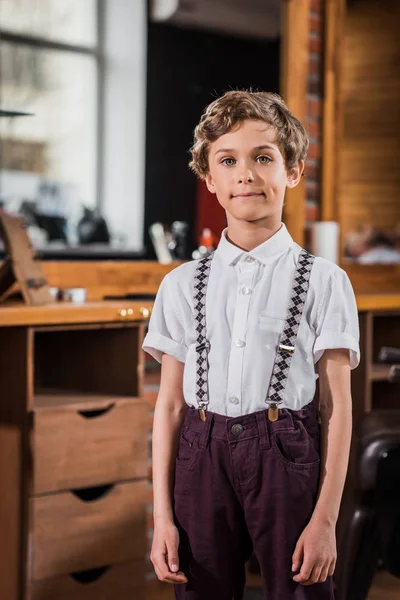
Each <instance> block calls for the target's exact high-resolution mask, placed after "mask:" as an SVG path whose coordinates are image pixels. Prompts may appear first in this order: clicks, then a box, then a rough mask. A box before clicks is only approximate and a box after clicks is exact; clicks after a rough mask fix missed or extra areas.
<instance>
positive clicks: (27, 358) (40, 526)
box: [0, 303, 150, 600]
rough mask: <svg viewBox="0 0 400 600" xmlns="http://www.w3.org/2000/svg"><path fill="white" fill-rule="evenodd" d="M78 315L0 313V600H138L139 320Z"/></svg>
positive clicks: (143, 465)
mask: <svg viewBox="0 0 400 600" xmlns="http://www.w3.org/2000/svg"><path fill="white" fill-rule="evenodd" d="M88 309H90V306H88V305H85V307H82V308H81V309H79V307H76V309H75V311H74V308H73V307H69V308H68V311H69V312H68V316H67V318H64V320H63V318H62V317H63V314H62V308H61V307H60V308H59V316H60V320H59V322H57V319H56V318H55V314H54V311H57V307H56V306H54V307H50V308H49V307H47V308H45V307H43V308H40V307H34V308H33V307H29V308H23V307H21V308H20V311H22V314H21V312H19V311H18V314H17V313H16V312H15V311H14V312H12V311H11V312H10V319H9V321H8V323H9V325H7V324H6V323H7V320H6V319H5V318H4V317H5V312H4V311H7V310H8V309H7V308H2V309H0V310H1V317H2V325H3V326H0V489H1V494H0V532H1V533H0V535H1V550H0V598H2V599H3V598H4V600H28V599H29V600H50V599H51V600H54V599H55V598H57V600H92V599H93V600H94V599H96V600H111V599H113V600H114V598H118V600H128V599H129V600H132V598H135V599H137V600H140V599H141V598H144V572H145V556H146V552H147V540H146V503H147V501H148V480H147V474H148V431H149V428H150V417H149V410H148V406H147V403H146V402H145V400H144V399H143V370H144V363H143V361H144V357H143V353H142V352H141V344H142V340H143V336H144V328H145V320H146V319H144V318H142V319H141V320H140V319H139V316H138V315H140V311H139V312H138V311H134V310H130V311H129V313H127V312H125V313H123V314H124V315H127V314H128V315H131V317H132V318H128V319H126V318H125V319H124V320H123V321H122V322H121V319H120V312H118V311H115V313H114V314H115V316H116V317H115V318H116V320H112V319H110V314H111V313H110V306H109V305H106V304H105V303H104V310H103V307H102V306H101V303H99V304H98V305H97V306H93V307H92V313H91V318H90V322H88V321H87V320H86V316H85V315H87V314H88ZM24 311H25V314H26V317H27V319H26V320H27V321H28V323H29V324H26V325H24V324H23V322H21V321H23V316H24ZM96 312H97V319H98V320H97V321H96ZM142 313H143V311H142ZM64 317H65V315H64ZM13 319H14V320H17V322H18V325H13ZM65 321H66V322H65ZM49 322H50V324H49Z"/></svg>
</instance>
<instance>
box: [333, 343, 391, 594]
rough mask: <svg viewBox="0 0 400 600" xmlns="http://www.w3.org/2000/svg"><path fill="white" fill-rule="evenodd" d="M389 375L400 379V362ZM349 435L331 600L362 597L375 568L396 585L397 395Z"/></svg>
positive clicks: (385, 353) (386, 351)
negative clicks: (350, 477)
mask: <svg viewBox="0 0 400 600" xmlns="http://www.w3.org/2000/svg"><path fill="white" fill-rule="evenodd" d="M379 358H380V360H384V361H385V362H396V363H400V349H397V348H382V350H381V353H380V356H379ZM389 380H390V381H391V382H400V364H393V365H392V366H391V367H390V371H389ZM353 438H355V439H353V444H354V447H355V455H356V457H355V469H354V482H353V486H352V498H351V500H350V501H347V503H346V508H347V514H346V517H345V527H344V530H343V531H342V535H341V538H342V539H341V546H342V547H340V545H339V544H338V563H337V568H336V573H335V576H336V577H335V576H334V577H335V588H336V600H366V599H367V597H368V592H369V589H370V587H371V584H372V581H373V578H374V575H375V573H376V571H377V569H378V568H383V569H385V570H386V571H388V572H389V573H390V574H391V575H392V576H394V577H398V578H399V590H400V394H399V408H398V409H397V408H396V409H387V410H373V411H372V412H371V413H369V414H366V415H365V416H363V417H362V418H361V420H360V421H359V422H357V423H355V427H354V436H353ZM342 527H343V523H342ZM338 541H339V540H338ZM399 596H400V594H399Z"/></svg>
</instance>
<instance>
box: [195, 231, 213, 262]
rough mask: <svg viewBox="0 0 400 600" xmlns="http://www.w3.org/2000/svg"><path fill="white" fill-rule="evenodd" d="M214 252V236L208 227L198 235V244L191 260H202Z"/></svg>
mask: <svg viewBox="0 0 400 600" xmlns="http://www.w3.org/2000/svg"><path fill="white" fill-rule="evenodd" d="M213 250H214V235H213V233H212V231H211V229H209V228H208V227H205V228H204V229H203V231H202V233H201V235H200V244H199V247H198V248H197V250H195V251H194V252H193V254H192V258H194V259H197V258H203V257H204V256H208V255H209V254H211V252H213Z"/></svg>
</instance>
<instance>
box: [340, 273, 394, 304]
mask: <svg viewBox="0 0 400 600" xmlns="http://www.w3.org/2000/svg"><path fill="white" fill-rule="evenodd" d="M340 266H341V267H342V268H343V269H344V270H345V271H346V273H347V274H348V276H349V278H350V280H351V284H352V286H353V289H354V291H355V294H356V297H357V301H358V298H360V301H361V300H362V301H363V302H365V301H366V302H368V308H369V309H370V310H374V309H376V310H379V309H380V308H397V307H398V302H399V290H400V264H393V265H361V264H357V263H354V262H353V263H351V262H348V261H342V263H341V264H340ZM360 306H361V304H360Z"/></svg>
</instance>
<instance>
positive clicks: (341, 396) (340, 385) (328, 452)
mask: <svg viewBox="0 0 400 600" xmlns="http://www.w3.org/2000/svg"><path fill="white" fill-rule="evenodd" d="M318 373H319V376H320V379H319V381H320V394H319V396H320V414H321V479H320V488H319V493H318V500H317V504H316V506H315V509H314V514H313V518H314V517H315V518H317V519H321V520H323V521H327V522H329V523H332V524H334V525H335V524H336V521H337V518H338V515H339V508H340V502H341V499H342V493H343V488H344V483H345V480H346V473H347V468H348V462H349V453H350V443H351V432H352V400H351V389H350V359H349V351H348V350H345V349H334V350H325V352H324V354H323V355H322V357H321V359H320V360H319V361H318Z"/></svg>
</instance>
